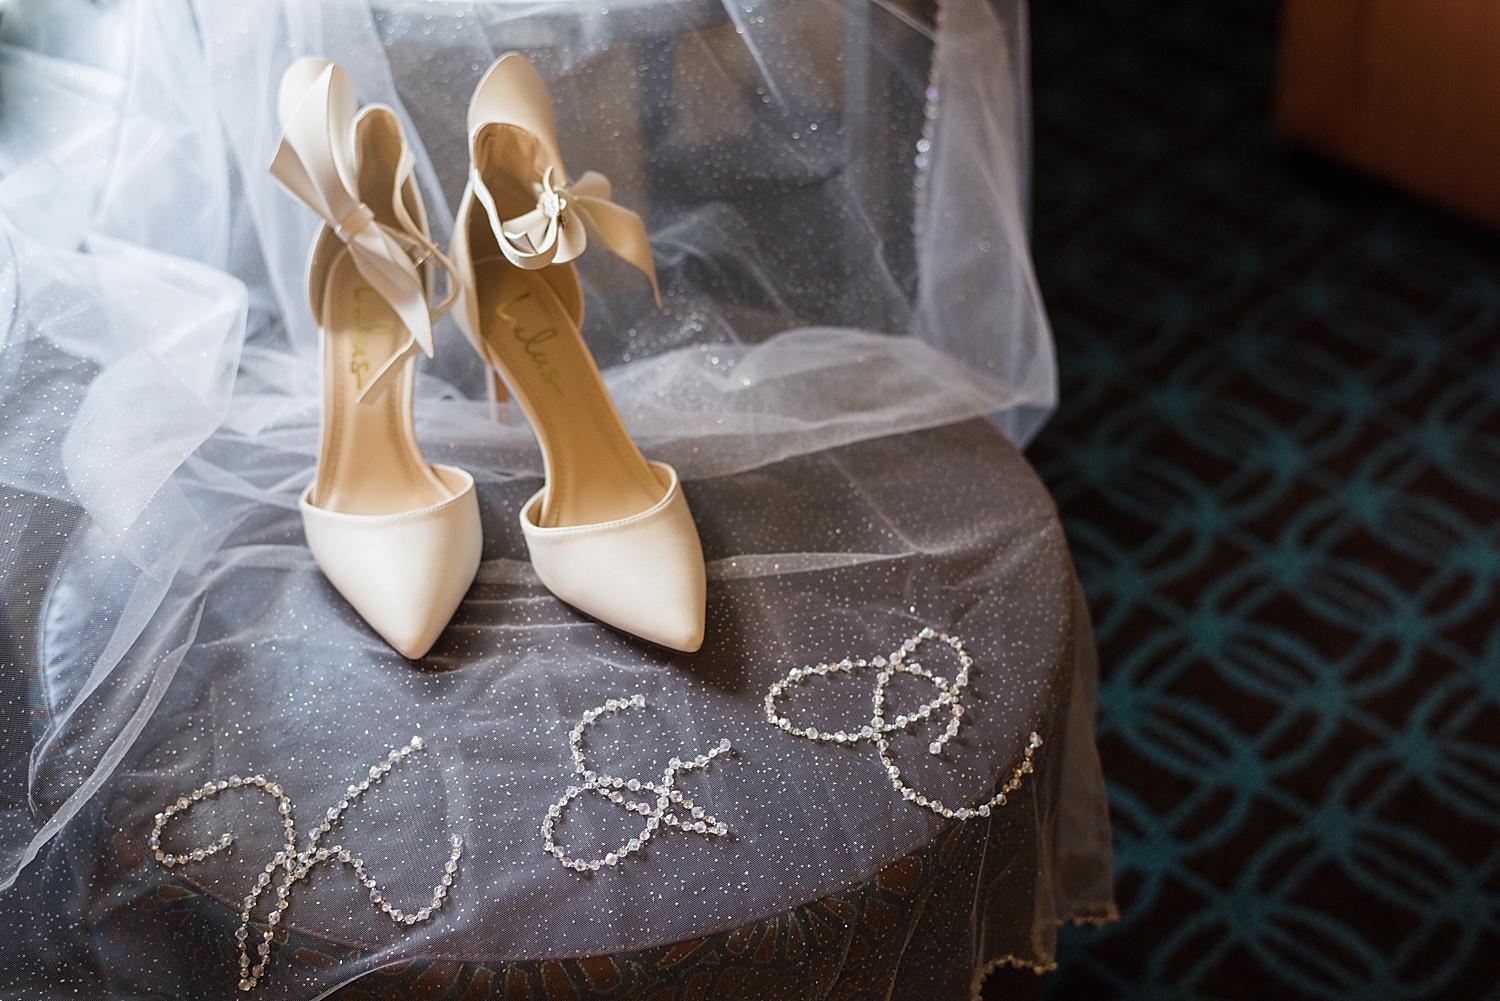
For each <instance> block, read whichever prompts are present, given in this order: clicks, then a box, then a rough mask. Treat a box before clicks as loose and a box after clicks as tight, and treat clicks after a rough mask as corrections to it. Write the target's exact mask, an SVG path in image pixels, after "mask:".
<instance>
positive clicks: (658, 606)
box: [271, 53, 706, 658]
mask: <svg viewBox="0 0 1500 1001" xmlns="http://www.w3.org/2000/svg"><path fill="white" fill-rule="evenodd" d="M357 103H358V102H357V99H356V97H355V92H354V86H353V84H352V82H351V81H350V79H349V77H348V75H347V74H346V73H344V71H343V70H341V69H340V68H339V67H338V66H335V65H334V64H332V63H330V62H328V61H326V60H322V59H311V58H309V59H302V60H299V61H298V62H296V63H294V64H293V65H292V66H291V68H290V69H288V70H287V72H286V75H285V76H284V77H283V78H282V82H281V92H280V100H279V111H280V115H281V124H282V129H283V133H284V134H283V137H282V140H281V144H280V146H279V147H278V149H277V151H276V157H275V159H274V160H273V161H272V164H271V172H272V173H273V174H274V175H275V176H276V177H277V178H278V179H279V180H280V181H281V182H282V183H283V184H285V185H286V186H287V188H289V189H290V190H291V192H292V193H293V194H294V195H296V196H297V197H298V198H299V199H301V200H302V201H303V202H305V203H307V205H308V206H309V207H311V208H312V209H313V210H314V211H315V212H317V213H318V215H319V216H321V217H322V219H323V221H324V226H323V227H322V229H321V230H320V232H319V234H318V238H317V241H316V242H315V243H314V245H313V250H312V257H311V260H310V261H309V264H308V280H307V287H308V297H309V299H310V301H311V305H312V311H313V316H314V317H315V318H317V320H318V327H319V332H320V340H321V348H322V372H323V423H322V441H321V445H320V451H319V459H318V471H317V477H316V479H315V480H314V482H313V483H312V484H311V485H310V486H308V488H307V490H306V491H305V492H304V493H303V494H302V498H301V508H302V519H303V527H304V528H305V530H306V533H307V542H308V546H309V548H311V549H312V552H313V556H314V557H315V558H316V559H317V561H318V565H319V566H320V567H322V569H323V572H324V574H325V575H326V576H327V577H328V579H329V581H331V582H332V583H333V585H334V587H336V588H337V589H338V590H339V592H340V593H341V594H343V595H344V597H345V598H347V599H348V600H349V603H350V604H351V605H353V606H354V608H355V610H357V611H358V612H359V613H360V615H362V616H363V617H364V619H365V621H366V622H368V623H369V624H370V625H371V626H372V627H373V628H374V629H375V631H376V632H378V633H379V634H380V635H381V636H382V637H384V638H385V640H386V641H387V642H388V643H390V644H391V646H393V647H394V648H395V649H396V650H398V651H399V652H400V653H402V654H403V655H404V656H406V657H410V658H417V657H420V656H422V655H423V654H425V653H426V652H427V651H428V649H429V648H431V646H432V644H433V643H434V642H435V641H436V640H437V637H438V635H439V634H440V633H441V632H442V631H443V629H444V627H445V626H446V625H447V624H448V620H449V619H450V618H451V617H452V616H453V613H454V612H455V611H456V610H457V608H458V605H459V603H460V602H461V601H462V600H463V596H464V594H465V592H467V591H468V589H469V585H470V584H471V583H472V582H473V580H474V575H475V573H476V572H477V570H478V568H479V559H480V552H481V549H482V548H483V537H482V533H481V530H480V522H479V504H478V501H477V499H476V496H475V490H474V479H473V477H471V476H470V475H469V474H468V473H466V472H464V471H463V470H462V469H457V468H455V467H452V466H432V465H428V464H427V463H426V462H425V461H424V460H423V458H422V454H421V451H420V449H419V448H418V446H417V440H416V430H415V425H414V423H413V419H412V398H413V387H414V383H415V378H416V356H417V351H418V350H421V351H424V352H426V353H427V354H428V355H429V356H431V354H432V352H433V342H432V324H433V323H435V322H436V321H437V319H438V318H439V317H441V316H442V315H443V313H445V312H446V311H447V309H448V307H449V305H450V304H451V303H452V301H453V300H454V298H455V296H457V298H458V302H459V304H458V308H457V313H456V316H457V319H458V321H459V326H460V328H462V330H463V331H464V333H465V335H467V336H468V338H469V340H470V342H471V343H472V344H473V345H474V348H475V350H476V351H478V352H479V355H480V357H481V358H483V359H484V361H485V363H486V364H487V365H488V366H489V367H490V368H491V369H492V370H493V371H494V372H495V373H498V375H499V377H500V379H502V380H503V381H504V385H505V386H508V387H509V390H510V393H511V394H512V395H513V396H514V397H515V399H516V401H517V402H518V403H519V404H520V406H521V408H522V409H523V411H524V412H525V414H526V417H527V419H528V420H529V421H530V423H531V426H532V429H533V430H534V431H535V432H536V436H537V440H538V441H539V443H540V445H541V449H542V460H543V464H544V468H545V471H546V484H545V486H543V488H542V489H541V490H540V491H538V492H537V493H536V494H535V495H534V496H533V497H532V498H531V499H530V500H528V501H527V502H526V503H525V504H524V505H523V506H522V508H521V512H520V520H521V530H522V532H523V534H524V536H525V538H526V543H527V546H528V548H529V549H530V551H531V561H532V565H533V566H534V567H535V569H536V572H537V576H538V577H540V578H541V580H542V583H544V584H545V585H546V586H547V587H548V588H549V589H550V590H551V591H552V593H553V594H555V595H557V596H558V597H559V598H561V599H562V600H563V601H565V602H567V603H568V604H570V605H573V606H574V607H576V608H578V609H580V610H581V611H583V612H586V613H587V614H589V615H591V616H593V617H594V618H596V619H598V620H600V621H602V622H605V623H607V624H609V625H611V626H614V627H616V628H618V629H622V630H624V631H626V632H629V633H633V634H635V635H637V636H640V637H642V638H644V639H647V640H650V641H652V642H653V643H658V644H660V645H662V646H665V647H670V648H672V649H674V650H683V651H688V652H691V651H693V650H696V649H698V647H699V646H700V645H701V643H702V642H703V620H704V602H705V591H706V587H705V583H704V572H703V551H702V548H701V546H700V545H699V541H698V532H697V529H696V528H695V527H694V525H693V519H692V515H691V514H690V513H689V511H688V507H687V502H686V501H685V500H684V499H683V496H682V488H681V484H680V483H679V482H678V479H677V473H676V471H675V470H673V469H672V467H670V466H668V465H665V464H664V463H659V462H648V461H646V459H645V458H643V457H642V456H641V453H640V450H639V449H637V448H636V446H635V443H634V442H633V441H631V439H630V436H629V434H628V433H627V432H626V431H625V427H624V425H623V424H622V423H621V421H620V416H619V413H618V412H617V411H616V410H615V407H614V404H613V403H612V402H611V400H610V398H609V394H608V391H607V390H606V389H605V386H604V380H603V379H602V378H601V376H600V374H599V369H598V366H597V365H596V364H595V363H594V359H593V356H592V355H590V354H589V350H588V347H587V346H586V345H585V344H584V342H583V338H582V337H581V336H580V334H579V328H580V325H581V323H582V320H583V294H582V290H581V288H580V286H579V282H578V272H577V271H576V269H575V268H574V267H573V265H572V264H571V263H569V262H570V261H572V260H573V258H575V257H577V256H578V255H579V254H580V253H582V251H583V250H584V248H585V246H586V245H587V242H588V239H589V238H590V237H593V238H595V239H598V240H599V241H601V242H602V243H604V245H605V246H607V247H609V248H610V249H611V250H613V251H615V253H617V254H619V255H620V256H621V257H623V258H624V259H625V260H626V261H628V262H630V263H631V264H634V265H635V266H636V267H638V268H640V269H641V270H642V271H644V272H645V273H646V275H647V276H648V277H649V278H650V279H651V284H652V287H653V289H654V288H655V286H656V271H655V268H654V266H653V264H652V260H651V247H650V244H649V242H648V240H647V236H646V228H645V226H644V224H642V222H641V220H640V218H639V217H638V216H636V215H635V213H633V212H630V211H629V210H627V209H624V208H621V207H619V206H617V205H615V204H613V203H612V202H610V200H609V198H610V187H609V182H608V181H607V180H605V179H604V177H603V176H602V175H599V174H596V173H592V172H591V173H587V174H584V175H583V176H582V177H580V178H579V179H578V180H577V181H576V182H575V183H574V184H573V185H572V186H571V187H570V186H569V184H568V175H567V172H566V171H565V170H564V169H563V164H562V158H561V156H560V155H559V153H558V150H557V138H556V126H555V122H554V119H553V113H552V102H551V98H550V97H549V95H548V93H547V88H546V84H545V83H544V82H543V81H542V78H541V76H540V74H538V73H537V71H536V70H535V68H533V67H532V65H531V64H530V63H529V62H527V60H526V59H525V58H524V57H523V56H520V55H518V54H516V53H509V54H507V55H505V56H502V57H501V58H500V59H499V60H497V61H496V62H495V64H494V65H493V66H491V67H490V69H489V71H488V72H487V73H486V74H485V76H484V79H483V80H481V81H480V83H479V87H478V88H477V89H476V91H475V92H474V96H473V99H472V101H471V102H470V105H469V116H468V127H469V152H470V157H471V167H470V174H469V184H468V187H467V188H466V189H465V191H464V194H463V199H462V203H461V205H460V208H459V213H458V218H457V222H456V224H455V227H454V237H453V246H452V248H451V249H452V253H453V258H454V260H453V261H452V262H450V261H449V260H448V258H447V257H445V256H444V255H443V254H442V253H441V252H440V251H439V250H438V248H437V247H436V246H434V245H433V243H432V240H431V237H430V234H429V231H428V228H427V218H426V213H425V211H424V210H423V207H422V201H421V197H420V195H419V194H418V192H417V188H416V184H415V182H414V180H413V178H412V165H413V160H412V155H411V151H410V149H409V148H408V147H407V144H406V140H405V138H404V136H403V134H402V131H401V125H400V122H399V120H398V119H397V117H396V114H395V112H394V111H392V110H391V109H390V108H388V107H386V106H384V105H370V106H368V107H365V108H364V109H362V110H358V111H356V109H357ZM434 261H436V262H439V263H441V264H442V265H443V266H444V267H446V268H447V270H448V272H449V276H450V277H449V284H450V286H451V290H450V292H449V294H448V296H447V298H445V299H444V300H443V301H442V302H440V303H439V304H438V305H437V306H435V307H430V306H429V303H430V301H431V298H432V295H433V284H434V282H433V277H434V275H433V271H434ZM659 302H660V296H659V295H658V303H659ZM491 382H492V384H493V383H494V380H491ZM495 390H496V392H497V393H500V394H503V393H504V392H505V390H504V388H502V387H498V386H496V387H495Z"/></svg>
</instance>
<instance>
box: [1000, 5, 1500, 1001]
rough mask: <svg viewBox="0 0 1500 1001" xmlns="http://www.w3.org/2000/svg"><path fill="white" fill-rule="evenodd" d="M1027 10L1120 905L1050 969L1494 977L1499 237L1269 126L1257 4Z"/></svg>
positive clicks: (1351, 984)
mask: <svg viewBox="0 0 1500 1001" xmlns="http://www.w3.org/2000/svg"><path fill="white" fill-rule="evenodd" d="M1032 17H1033V25H1032V27H1033V40H1034V59H1035V95H1034V100H1035V125H1036V164H1035V166H1036V183H1035V194H1036V200H1035V234H1034V236H1035V247H1036V260H1037V267H1038V271H1039V274H1040V277H1041V282H1042V287H1043V291H1044V294H1045V295H1046V298H1047V304H1048V308H1049V312H1050V315H1051V318H1052V322H1053V325H1054V331H1055V334H1056V339H1057V349H1058V356H1059V363H1060V368H1061V378H1062V404H1061V407H1060V409H1059V411H1058V413H1057V415H1056V417H1055V418H1054V419H1053V421H1052V422H1051V424H1050V425H1049V426H1048V427H1047V428H1046V429H1045V430H1044V431H1043V433H1042V435H1041V436H1040V438H1039V439H1038V440H1037V441H1036V442H1035V443H1034V444H1033V445H1032V447H1031V448H1030V450H1029V453H1028V454H1029V457H1030V458H1031V460H1032V462H1033V463H1035V465H1036V466H1037V468H1038V470H1039V471H1040V473H1041V474H1042V476H1043V478H1044V479H1045V480H1046V482H1047V484H1048V485H1049V487H1050V488H1051V490H1052V491H1053V494H1054V496H1055V498H1056V500H1057V503H1058V507H1059V509H1060V511H1061V513H1062V518H1063V523H1064V525H1065V526H1066V528H1067V531H1068V534H1069V540H1070V543H1071V546H1072V549H1073V554H1074V558H1075V560H1076V562H1077V565H1078V570H1079V574H1080V576H1081V579H1082V581H1083V585H1084V588H1085V590H1086V592H1087V594H1088V597H1089V600H1090V605H1091V608H1092V610H1093V614H1094V616H1095V628H1096V631H1097V636H1098V640H1099V644H1100V662H1101V670H1102V682H1101V689H1100V698H1099V704H1100V720H1099V731H1098V733H1099V746H1100V751H1101V755H1102V758H1103V761H1104V769H1105V773H1106V776H1107V779H1108V782H1109V794H1110V801H1111V809H1112V811H1113V823H1114V829H1115V838H1116V842H1115V848H1116V867H1117V881H1118V888H1119V896H1120V903H1121V911H1122V914H1121V920H1120V921H1119V922H1118V923H1116V924H1114V925H1110V926H1107V927H1103V928H1099V929H1069V930H1067V932H1066V933H1065V934H1064V936H1063V941H1062V949H1061V954H1060V955H1059V963H1060V968H1059V970H1058V971H1057V972H1056V973H1053V974H1050V975H1048V977H1047V978H1045V979H1044V981H1043V984H1042V989H1043V992H1044V994H1045V995H1046V996H1048V997H1051V998H1057V999H1064V998H1066V999H1074V998H1077V999H1090V1001H1103V999H1109V998H1131V999H1136V998H1140V999H1158V998H1160V999H1180V1001H1199V999H1204V1001H1207V999H1215V1001H1217V999H1239V998H1247V999H1248V998H1255V999H1282V998H1286V999H1327V1001H1334V999H1337V1001H1352V999H1368V1001H1377V999H1378V1001H1386V999H1391V1001H1397V999H1437V998H1442V999H1448V998H1452V999H1463V1001H1482V999H1496V998H1500V237H1497V235H1496V234H1494V233H1489V232H1486V231H1483V230H1481V229H1478V228H1476V227H1472V226H1470V225H1468V224H1466V223H1464V222H1462V221H1460V220H1457V219H1454V218H1452V217H1450V216H1447V215H1445V214H1444V213H1442V212H1441V211H1439V210H1436V209H1433V208H1430V207H1427V206H1425V205H1422V204H1419V203H1417V202H1415V201H1413V200H1410V199H1408V198H1406V197H1404V196H1402V195H1400V194H1398V193H1395V192H1393V191H1390V190H1388V189H1385V188H1383V187H1381V186H1380V185H1378V184H1375V183H1373V182H1368V181H1364V180H1362V179H1360V178H1358V177H1357V176H1355V175H1353V174H1350V173H1346V172H1344V171H1342V170H1340V169H1338V168H1335V167H1332V166H1329V165H1325V164H1321V163H1320V162H1318V161H1317V160H1315V159H1314V158H1312V157H1309V156H1305V155H1303V154H1299V153H1297V152H1295V151H1293V150H1290V149H1289V148H1287V147H1286V146H1285V145H1284V144H1283V143H1282V142H1281V141H1280V140H1279V139H1278V138H1277V136H1276V134H1275V130H1274V127H1273V124H1272V121H1271V95H1272V81H1273V77H1274V65H1275V35H1276V28H1277V23H1276V22H1277V9H1276V5H1275V4H1274V3H1270V2H1266V0H1216V2H1214V3H1211V4H1207V3H1202V2H1198V0H1167V2H1158V3H1145V2H1142V0H1046V2H1041V3H1036V4H1034V5H1033V10H1032ZM1497 183H1500V179H1497ZM1011 986H1014V983H1013V981H1012V980H1010V979H1008V978H1003V980H1002V981H997V982H996V983H994V984H992V985H991V987H990V988H989V990H988V992H987V993H988V994H989V995H990V996H999V995H1000V994H1001V993H1003V992H1004V991H1005V990H1007V989H1008V988H1009V987H1011Z"/></svg>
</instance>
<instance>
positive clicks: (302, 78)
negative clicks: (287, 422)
mask: <svg viewBox="0 0 1500 1001" xmlns="http://www.w3.org/2000/svg"><path fill="white" fill-rule="evenodd" d="M357 105H358V99H357V98H356V96H355V92H354V84H353V82H352V81H351V80H350V79H349V75H348V74H347V73H345V72H344V71H343V70H342V69H340V68H339V67H338V66H336V65H334V64H333V63H331V62H328V61H327V60H324V59H315V58H308V59H301V60H298V61H297V62H296V63H293V64H292V66H291V68H290V69H288V70H287V72H286V75H285V76H284V77H283V78H282V81H281V94H280V100H279V110H280V113H281V121H282V129H283V134H282V137H281V142H280V143H279V144H278V145H277V147H276V155H275V157H274V158H273V159H272V161H271V173H272V175H274V176H275V177H276V179H277V180H279V181H280V182H281V183H282V184H284V185H285V186H286V187H287V189H288V190H289V191H291V193H292V194H293V195H295V196H296V197H297V198H298V199H299V200H300V201H302V202H303V203H304V204H306V205H307V206H308V207H309V208H311V209H312V210H313V211H314V212H316V213H317V214H318V215H319V216H320V217H321V218H322V220H323V223H324V225H325V226H327V227H328V229H329V230H330V231H331V232H332V233H333V234H334V235H335V236H337V237H338V238H339V239H340V240H341V241H342V242H343V243H344V244H345V246H347V247H348V248H349V256H350V258H351V260H352V261H353V263H354V266H355V268H356V269H358V271H359V274H360V276H361V277H362V278H363V279H364V280H365V281H367V282H369V283H370V286H371V287H372V288H373V289H374V290H375V293H376V294H377V295H379V296H380V297H381V298H382V299H384V300H385V301H386V302H387V303H388V304H389V305H390V307H391V309H392V310H393V311H395V313H396V315H397V316H398V317H400V319H401V322H402V323H403V324H404V325H405V327H406V329H407V331H408V332H409V333H410V335H411V336H410V338H409V339H408V340H407V342H406V344H405V345H403V346H402V347H401V348H400V349H399V350H398V351H397V352H396V353H395V354H393V355H392V356H391V357H390V358H389V359H387V360H386V362H385V364H384V365H382V366H381V367H380V369H379V370H378V371H377V372H376V373H375V375H374V377H373V378H372V379H371V380H370V382H369V383H368V384H367V385H366V386H365V388H364V390H363V391H362V392H361V393H360V394H359V401H360V402H361V403H364V402H371V401H373V400H375V399H376V398H378V397H379V396H380V395H381V393H382V392H383V391H384V389H385V387H386V385H387V384H388V382H389V379H390V377H391V376H392V375H393V374H394V373H396V372H399V371H401V369H402V366H403V365H404V364H405V363H406V361H407V360H408V359H410V358H411V357H413V356H414V355H415V354H416V352H417V350H418V349H419V348H420V349H421V350H422V351H424V352H425V353H426V354H427V355H428V357H431V356H432V353H433V341H432V326H433V324H434V323H436V322H437V320H438V319H439V318H441V317H442V315H443V314H444V313H446V312H447V311H448V309H449V307H450V306H451V305H452V303H453V299H454V297H455V295H456V294H457V289H458V284H457V281H456V280H455V278H454V271H453V265H452V263H451V262H450V261H449V260H448V258H447V257H446V256H444V255H443V254H442V252H441V251H439V250H438V248H437V247H436V246H435V245H434V244H433V243H432V241H431V240H430V239H429V238H428V237H427V235H426V233H425V232H423V229H422V227H421V226H419V225H417V223H416V222H415V221H413V220H412V219H411V217H410V215H409V214H408V213H407V211H406V207H405V205H404V204H403V201H402V198H401V190H402V188H403V186H404V185H405V183H406V181H407V180H408V179H409V178H410V177H411V173H412V166H413V164H412V156H411V150H410V149H409V148H408V147H407V145H406V143H405V141H404V140H402V143H401V154H400V160H399V163H398V166H397V169H396V176H395V187H394V191H393V192H392V207H393V209H394V212H395V214H396V218H397V222H398V224H399V227H400V228H399V229H398V228H394V227H391V226H388V225H386V224H384V223H381V222H380V221H379V220H377V219H376V218H375V213H374V212H373V211H372V210H371V209H370V208H369V206H367V205H365V204H364V203H363V202H361V201H360V200H359V197H358V195H357V194H355V192H357V191H358V189H359V184H358V173H357V172H358V163H357V160H356V152H355V145H354V131H355V130H354V126H355V122H356V110H357ZM367 110H368V109H367ZM434 257H436V258H437V260H438V261H439V263H440V264H441V265H442V267H443V268H444V269H445V270H446V271H447V272H448V294H447V295H446V296H445V297H444V298H443V300H442V301H441V302H440V303H439V304H438V305H437V306H436V307H435V308H434V307H429V303H428V295H427V286H426V283H425V282H424V281H423V279H422V274H421V270H420V269H421V268H422V267H423V266H427V265H428V262H429V261H430V260H431V259H432V258H434Z"/></svg>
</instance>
